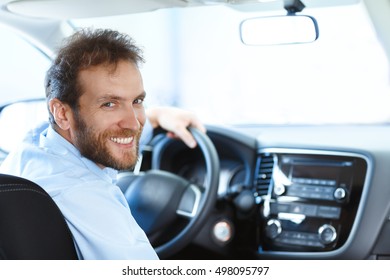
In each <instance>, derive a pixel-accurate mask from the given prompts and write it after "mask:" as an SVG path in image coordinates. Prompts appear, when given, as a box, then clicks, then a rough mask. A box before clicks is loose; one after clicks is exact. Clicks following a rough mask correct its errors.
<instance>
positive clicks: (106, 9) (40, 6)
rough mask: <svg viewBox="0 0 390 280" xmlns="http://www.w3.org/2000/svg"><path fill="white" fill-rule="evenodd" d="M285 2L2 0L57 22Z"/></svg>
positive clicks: (317, 0)
mask: <svg viewBox="0 0 390 280" xmlns="http://www.w3.org/2000/svg"><path fill="white" fill-rule="evenodd" d="M284 2H285V3H287V4H288V3H292V2H294V0H284V1H283V0H142V1H140V0H115V1H110V0H109V1H107V0H14V1H12V0H0V3H2V6H3V7H5V8H6V9H7V10H8V11H10V12H12V13H15V14H20V15H25V16H31V17H40V18H57V19H58V18H60V19H68V18H84V17H99V16H107V15H111V16H112V15H121V14H127V13H140V12H147V11H153V10H158V9H164V8H171V7H192V6H200V5H218V4H227V5H229V6H230V7H231V8H235V9H238V10H241V11H253V10H254V9H255V10H273V9H280V8H281V7H283V4H284ZM302 2H303V3H304V5H305V6H306V7H319V6H329V5H346V4H354V3H357V2H359V0H302ZM114 3H115V4H114ZM113 4H114V5H113ZM91 7H93V9H91Z"/></svg>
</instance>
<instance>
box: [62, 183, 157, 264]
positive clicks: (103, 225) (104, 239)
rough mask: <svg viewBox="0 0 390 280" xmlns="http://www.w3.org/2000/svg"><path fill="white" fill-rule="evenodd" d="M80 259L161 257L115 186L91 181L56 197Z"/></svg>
mask: <svg viewBox="0 0 390 280" xmlns="http://www.w3.org/2000/svg"><path fill="white" fill-rule="evenodd" d="M55 200H56V203H57V204H58V206H59V207H60V209H61V211H62V212H63V215H64V217H65V219H66V221H67V223H68V225H69V228H70V230H71V232H72V234H73V237H74V240H75V243H76V247H77V250H78V254H79V258H80V259H90V260H103V259H106V260H108V259H110V260H142V259H144V260H145V259H158V256H157V254H156V253H155V251H154V249H153V247H152V246H151V244H150V243H149V240H148V238H147V236H146V234H145V233H144V231H143V230H142V229H141V228H140V227H139V225H138V224H137V222H136V221H135V219H134V218H133V216H132V215H131V212H130V209H129V207H128V205H127V202H126V199H125V198H124V196H123V194H122V193H121V192H120V190H119V188H117V187H116V186H111V185H108V184H102V183H101V182H98V181H95V182H88V183H87V184H85V183H84V184H83V185H82V186H76V187H73V188H71V189H70V190H68V191H66V192H65V193H62V194H61V195H60V196H57V197H55Z"/></svg>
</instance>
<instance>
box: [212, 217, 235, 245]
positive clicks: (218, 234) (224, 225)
mask: <svg viewBox="0 0 390 280" xmlns="http://www.w3.org/2000/svg"><path fill="white" fill-rule="evenodd" d="M213 236H214V238H215V239H216V240H217V241H219V242H221V243H227V242H229V241H230V240H231V239H232V237H233V227H232V225H231V224H230V222H228V221H226V220H223V221H219V222H217V223H216V224H215V225H214V227H213Z"/></svg>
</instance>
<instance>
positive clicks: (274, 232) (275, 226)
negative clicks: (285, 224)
mask: <svg viewBox="0 0 390 280" xmlns="http://www.w3.org/2000/svg"><path fill="white" fill-rule="evenodd" d="M265 230H266V234H267V236H268V237H269V238H271V239H275V238H276V237H277V236H278V235H279V234H280V233H281V232H282V225H281V223H280V221H279V220H276V219H271V220H269V221H268V222H267V227H266V229H265Z"/></svg>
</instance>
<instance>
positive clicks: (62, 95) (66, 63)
mask: <svg viewBox="0 0 390 280" xmlns="http://www.w3.org/2000/svg"><path fill="white" fill-rule="evenodd" d="M121 60H127V61H131V62H133V63H135V64H136V65H137V66H139V64H140V63H143V62H144V58H143V57H142V50H141V49H140V48H139V47H137V46H136V45H135V43H134V40H133V39H132V38H131V37H130V36H128V35H126V34H123V33H120V32H118V31H114V30H109V29H96V30H92V29H81V30H79V31H77V32H76V33H74V34H73V35H72V36H70V37H68V38H67V39H66V40H65V41H64V44H63V46H62V47H61V49H60V50H59V52H58V54H57V57H56V58H55V59H54V61H53V63H52V65H51V67H50V68H49V70H48V71H47V73H46V80H45V88H46V99H47V102H49V101H50V100H51V99H53V98H57V99H59V100H60V101H61V102H64V103H66V104H68V105H69V106H70V107H71V108H72V109H73V110H74V112H75V113H77V112H78V100H79V98H80V96H81V94H82V91H81V86H80V84H79V83H78V74H79V72H80V71H81V70H85V69H87V68H89V67H92V66H97V65H102V64H107V65H112V66H113V67H114V68H115V67H116V65H117V63H118V62H119V61H121ZM49 120H50V123H52V124H55V121H54V118H53V116H52V115H51V113H50V112H49Z"/></svg>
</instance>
